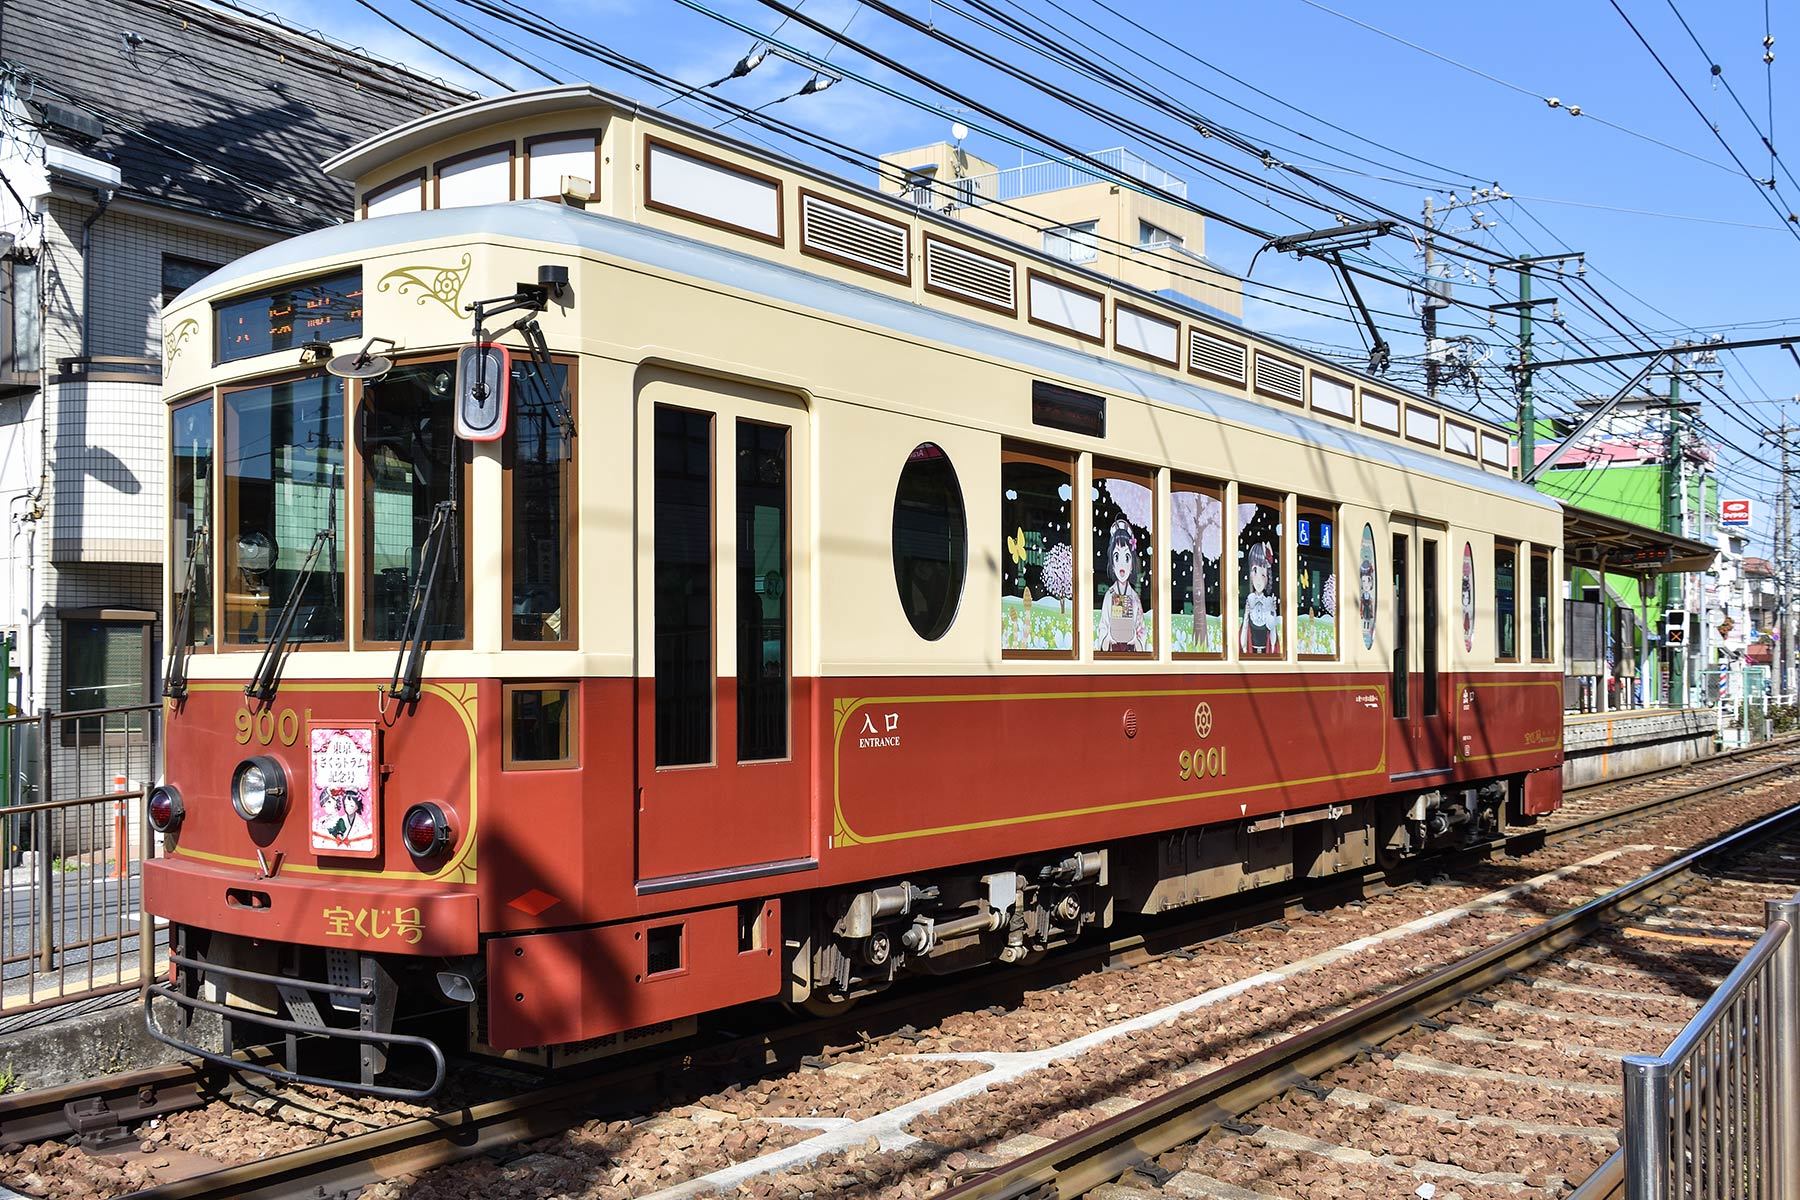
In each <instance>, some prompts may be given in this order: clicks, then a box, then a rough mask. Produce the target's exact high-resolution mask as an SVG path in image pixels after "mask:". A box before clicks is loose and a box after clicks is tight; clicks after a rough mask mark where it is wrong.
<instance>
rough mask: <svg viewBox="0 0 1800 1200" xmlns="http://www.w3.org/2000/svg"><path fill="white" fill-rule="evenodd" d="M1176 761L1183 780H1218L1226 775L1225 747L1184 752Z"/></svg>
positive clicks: (1208, 747) (1210, 747)
mask: <svg viewBox="0 0 1800 1200" xmlns="http://www.w3.org/2000/svg"><path fill="white" fill-rule="evenodd" d="M1175 761H1176V763H1177V764H1178V765H1179V766H1180V768H1181V777H1182V778H1183V779H1217V778H1219V777H1220V776H1221V775H1223V774H1225V747H1223V746H1207V747H1204V748H1201V747H1195V748H1194V749H1192V750H1183V751H1182V752H1181V753H1180V754H1179V755H1178V756H1177V757H1176V760H1175Z"/></svg>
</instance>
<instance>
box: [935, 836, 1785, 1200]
mask: <svg viewBox="0 0 1800 1200" xmlns="http://www.w3.org/2000/svg"><path fill="white" fill-rule="evenodd" d="M1796 822H1800V805H1794V806H1792V807H1789V808H1786V809H1783V810H1782V811H1780V812H1778V813H1774V814H1772V815H1770V816H1767V817H1764V818H1762V819H1760V820H1758V821H1755V822H1753V823H1752V824H1750V825H1747V826H1745V827H1743V828H1741V829H1738V830H1735V831H1733V832H1731V833H1727V834H1724V835H1722V836H1720V837H1718V838H1715V839H1714V840H1712V841H1711V842H1708V843H1707V844H1706V845H1704V846H1701V847H1700V848H1698V849H1695V850H1692V851H1689V852H1688V853H1686V854H1684V855H1682V856H1681V857H1680V858H1677V859H1675V860H1673V861H1672V862H1669V863H1665V864H1664V865H1663V866H1660V867H1658V868H1656V869H1655V870H1653V871H1650V872H1648V873H1647V874H1645V875H1642V876H1639V877H1638V878H1637V879H1634V880H1632V881H1631V882H1630V883H1627V884H1624V885H1623V886H1621V887H1618V888H1615V889H1613V890H1612V891H1610V892H1608V893H1606V894H1605V895H1603V896H1599V897H1597V898H1595V899H1593V900H1590V901H1588V902H1587V903H1585V904H1582V905H1579V906H1578V907H1576V908H1572V909H1569V910H1567V911H1565V912H1562V913H1559V914H1557V915H1556V916H1554V917H1551V918H1549V919H1548V920H1546V921H1544V922H1543V923H1541V924H1539V925H1537V926H1534V927H1533V928H1531V929H1527V930H1524V931H1522V932H1520V933H1517V934H1514V935H1513V936H1512V937H1509V938H1507V939H1506V940H1505V941H1502V942H1500V943H1498V944H1496V945H1494V946H1492V947H1488V948H1485V949H1482V950H1478V951H1476V952H1475V953H1473V954H1470V955H1468V956H1466V957H1464V958H1462V959H1459V960H1457V961H1456V962H1453V963H1450V964H1448V965H1447V966H1444V967H1442V968H1440V969H1438V970H1436V971H1433V972H1432V973H1430V974H1429V975H1426V976H1424V977H1422V978H1420V979H1416V980H1413V981H1411V982H1409V983H1406V984H1403V985H1401V986H1400V987H1398V988H1396V989H1394V990H1393V991H1392V992H1389V993H1388V994H1386V995H1384V996H1382V997H1380V998H1378V999H1376V1000H1373V1001H1370V1002H1369V1003H1367V1004H1363V1005H1360V1006H1358V1007H1357V1008H1354V1009H1352V1010H1350V1011H1349V1012H1346V1013H1342V1014H1340V1015H1338V1016H1336V1017H1333V1018H1331V1019H1330V1020H1327V1021H1325V1022H1322V1023H1321V1024H1319V1025H1316V1026H1314V1027H1313V1028H1311V1029H1308V1030H1306V1031H1305V1032H1303V1033H1299V1034H1296V1035H1294V1036H1293V1037H1289V1038H1285V1039H1283V1040H1282V1041H1280V1042H1278V1043H1276V1044H1275V1045H1272V1046H1269V1047H1268V1048H1266V1049H1264V1050H1261V1051H1258V1052H1257V1053H1255V1054H1252V1055H1249V1056H1247V1057H1245V1058H1243V1059H1240V1060H1238V1061H1237V1062H1234V1063H1231V1064H1229V1065H1228V1066H1225V1067H1222V1068H1220V1069H1219V1070H1216V1071H1213V1072H1211V1073H1209V1074H1207V1075H1204V1076H1202V1077H1201V1078H1199V1079H1197V1080H1194V1081H1193V1082H1191V1083H1188V1084H1185V1085H1183V1086H1181V1087H1178V1088H1176V1089H1174V1090H1173V1091H1171V1092H1169V1093H1168V1094H1166V1095H1164V1096H1161V1097H1158V1098H1156V1099H1154V1100H1150V1101H1147V1102H1145V1103H1144V1104H1141V1105H1139V1106H1138V1107H1137V1108H1134V1109H1131V1110H1129V1111H1127V1112H1124V1113H1121V1114H1119V1115H1118V1116H1115V1117H1110V1118H1107V1119H1104V1120H1102V1121H1100V1122H1099V1123H1097V1124H1095V1125H1093V1126H1090V1127H1089V1128H1087V1129H1085V1130H1083V1131H1081V1132H1080V1133H1077V1134H1075V1135H1073V1136H1071V1137H1068V1138H1064V1139H1063V1140H1061V1141H1058V1142H1054V1143H1052V1144H1051V1145H1049V1146H1045V1147H1043V1148H1042V1149H1040V1150H1036V1151H1033V1152H1032V1153H1029V1154H1026V1155H1024V1156H1022V1157H1020V1158H1018V1159H1015V1160H1013V1161H1012V1162H1010V1163H1007V1164H1005V1165H1003V1166H1000V1167H996V1168H994V1169H992V1170H990V1171H987V1172H985V1173H983V1174H981V1175H979V1176H977V1177H976V1178H974V1179H971V1180H969V1181H968V1182H966V1183H963V1184H961V1185H960V1186H958V1187H955V1188H952V1189H950V1190H949V1191H947V1192H944V1193H942V1200H1016V1198H1019V1197H1025V1196H1030V1197H1033V1198H1034V1200H1036V1198H1038V1197H1044V1198H1051V1197H1054V1198H1055V1200H1069V1198H1070V1197H1075V1196H1080V1195H1083V1194H1085V1193H1086V1192H1088V1191H1090V1190H1092V1189H1094V1188H1097V1187H1099V1186H1100V1185H1102V1184H1105V1183H1109V1182H1111V1181H1113V1180H1115V1179H1117V1178H1118V1177H1119V1176H1121V1175H1123V1174H1125V1173H1126V1172H1127V1171H1129V1170H1131V1169H1132V1168H1134V1167H1137V1166H1139V1165H1141V1164H1143V1163H1145V1162H1149V1161H1150V1160H1152V1159H1154V1158H1155V1157H1156V1156H1157V1155H1160V1154H1164V1153H1167V1152H1168V1151H1170V1150H1172V1149H1174V1148H1175V1147H1177V1146H1180V1145H1183V1144H1185V1143H1187V1142H1191V1141H1193V1140H1195V1139H1196V1138H1198V1137H1199V1136H1201V1135H1202V1134H1204V1133H1205V1132H1206V1131H1207V1130H1208V1129H1211V1128H1213V1127H1214V1126H1216V1125H1219V1124H1222V1123H1223V1122H1225V1121H1229V1120H1233V1119H1235V1118H1237V1117H1239V1116H1241V1115H1242V1114H1244V1113H1246V1112H1249V1111H1250V1110H1251V1109H1253V1108H1256V1107H1257V1106H1258V1105H1261V1104H1264V1103H1267V1102H1268V1101H1270V1100H1273V1099H1275V1098H1276V1097H1278V1096H1280V1095H1281V1094H1282V1093H1283V1092H1286V1091H1288V1090H1289V1089H1290V1088H1292V1087H1294V1086H1296V1085H1298V1084H1302V1083H1306V1082H1309V1081H1311V1080H1313V1079H1315V1078H1317V1077H1318V1076H1319V1075H1322V1074H1324V1073H1325V1072H1326V1071H1329V1070H1331V1069H1333V1068H1335V1067H1339V1066H1342V1065H1344V1064H1345V1063H1348V1062H1351V1061H1353V1060H1354V1059H1355V1058H1356V1057H1358V1056H1359V1055H1363V1054H1367V1053H1369V1052H1371V1051H1372V1050H1373V1049H1374V1048H1375V1047H1377V1046H1379V1045H1380V1044H1381V1043H1382V1042H1384V1041H1387V1040H1388V1039H1390V1038H1392V1037H1394V1036H1396V1035H1397V1034H1400V1033H1403V1032H1405V1031H1406V1030H1408V1029H1411V1028H1412V1027H1414V1026H1415V1025H1417V1024H1418V1023H1419V1022H1420V1021H1422V1020H1425V1019H1427V1018H1429V1017H1432V1016H1435V1015H1436V1014H1437V1013H1440V1012H1442V1011H1444V1010H1445V1009H1446V1008H1449V1007H1451V1006H1452V1005H1455V1004H1458V1003H1460V1002H1462V1001H1463V1000H1465V999H1466V998H1468V997H1469V996H1471V995H1476V994H1479V993H1480V992H1482V991H1485V990H1488V989H1490V988H1492V987H1494V986H1495V985H1497V984H1499V983H1501V982H1504V981H1505V980H1506V979H1507V978H1508V977H1509V976H1511V975H1512V974H1514V973H1515V972H1517V971H1518V970H1519V969H1521V968H1523V967H1528V966H1531V965H1534V964H1536V963H1538V962H1541V961H1543V960H1544V959H1545V958H1548V957H1549V956H1551V955H1553V954H1555V953H1557V952H1558V951H1560V950H1562V949H1564V948H1566V947H1568V946H1570V945H1573V944H1575V943H1578V942H1580V941H1582V940H1583V939H1585V938H1587V937H1589V936H1591V935H1592V934H1593V933H1595V932H1596V931H1598V930H1600V929H1601V928H1604V927H1605V926H1606V925H1607V924H1608V923H1609V922H1610V920H1611V918H1612V917H1613V916H1614V915H1615V914H1617V913H1621V912H1629V911H1631V910H1632V909H1633V908H1635V907H1636V906H1638V905H1641V904H1644V903H1646V902H1648V901H1649V900H1650V899H1651V898H1652V897H1653V896H1654V895H1656V894H1659V893H1661V892H1663V891H1667V890H1671V889H1672V888H1673V887H1674V886H1675V885H1676V884H1677V882H1678V881H1680V880H1681V879H1682V878H1683V877H1685V876H1686V875H1688V874H1689V873H1690V872H1692V871H1693V870H1694V869H1695V868H1696V867H1697V866H1698V865H1699V864H1700V863H1702V862H1704V861H1706V860H1708V859H1711V858H1715V857H1717V856H1719V855H1721V854H1725V853H1729V852H1731V851H1734V850H1737V849H1740V848H1742V847H1744V846H1746V845H1748V844H1751V843H1754V842H1757V841H1760V840H1762V839H1764V838H1767V837H1769V836H1772V835H1773V834H1775V833H1778V832H1780V831H1781V830H1783V829H1786V828H1787V827H1788V826H1790V825H1793V824H1795V823H1796Z"/></svg>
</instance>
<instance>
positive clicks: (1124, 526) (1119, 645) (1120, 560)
mask: <svg viewBox="0 0 1800 1200" xmlns="http://www.w3.org/2000/svg"><path fill="white" fill-rule="evenodd" d="M1089 498H1090V501H1091V503H1092V514H1091V515H1092V518H1093V521H1092V525H1091V526H1090V531H1091V533H1092V535H1093V536H1092V543H1091V544H1092V546H1093V549H1094V583H1093V587H1094V653H1096V654H1148V653H1151V652H1152V651H1154V650H1155V649H1156V640H1155V639H1156V614H1155V613H1154V612H1153V611H1152V610H1151V605H1152V604H1154V603H1155V602H1156V574H1155V570H1156V549H1155V546H1154V545H1153V544H1152V530H1153V528H1154V526H1155V524H1156V518H1155V509H1156V481H1155V478H1154V476H1152V475H1151V474H1150V473H1149V472H1148V471H1145V470H1144V469H1142V468H1141V467H1122V466H1113V465H1110V464H1107V463H1100V462H1096V463H1095V464H1094V485H1093V489H1092V494H1091V495H1090V497H1089Z"/></svg>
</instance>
